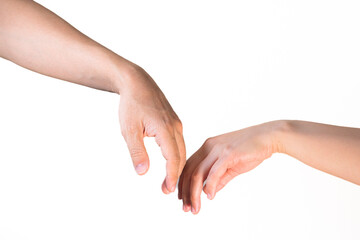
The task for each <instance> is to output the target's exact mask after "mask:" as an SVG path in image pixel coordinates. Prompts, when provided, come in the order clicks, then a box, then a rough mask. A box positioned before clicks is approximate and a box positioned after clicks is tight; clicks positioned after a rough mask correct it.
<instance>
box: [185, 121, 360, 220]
mask: <svg viewBox="0 0 360 240" xmlns="http://www.w3.org/2000/svg"><path fill="white" fill-rule="evenodd" d="M273 153H284V154H288V155H289V156H292V157H294V158H296V159H298V160H300V161H301V162H303V163H305V164H307V165H309V166H311V167H313V168H316V169H318V170H321V171H324V172H327V173H329V174H332V175H334V176H337V177H340V178H343V179H345V180H347V181H350V182H353V183H355V184H358V185H360V129H359V128H348V127H339V126H332V125H326V124H320V123H313V122H305V121H287V120H280V121H274V122H268V123H264V124H260V125H256V126H253V127H249V128H245V129H242V130H239V131H235V132H231V133H226V134H223V135H220V136H216V137H213V138H209V139H208V140H207V141H205V143H204V144H203V146H202V147H201V148H200V149H199V150H198V151H197V152H196V153H194V154H193V155H192V156H191V157H190V158H189V160H188V161H187V163H186V165H185V168H184V171H183V173H182V174H181V177H180V181H179V199H182V200H183V209H184V211H189V210H190V209H191V211H192V212H193V213H194V214H196V213H198V212H199V210H200V195H201V191H202V190H203V191H204V192H205V193H206V194H207V197H208V198H209V199H213V198H214V197H215V194H216V193H217V192H218V191H220V190H221V189H222V188H223V187H224V186H225V185H226V184H227V183H228V182H229V181H230V180H231V179H233V178H234V177H236V176H237V175H239V174H242V173H245V172H248V171H250V170H252V169H254V168H255V167H257V166H258V165H259V164H260V163H262V162H263V161H264V160H265V159H267V158H269V157H271V155H272V154H273ZM205 180H206V184H205V186H204V187H203V183H204V182H205Z"/></svg>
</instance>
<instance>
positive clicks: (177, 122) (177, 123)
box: [173, 119, 183, 133]
mask: <svg viewBox="0 0 360 240" xmlns="http://www.w3.org/2000/svg"><path fill="white" fill-rule="evenodd" d="M173 125H174V127H175V129H176V130H177V131H179V132H180V133H182V132H183V124H182V122H181V121H180V119H176V120H175V121H174V123H173Z"/></svg>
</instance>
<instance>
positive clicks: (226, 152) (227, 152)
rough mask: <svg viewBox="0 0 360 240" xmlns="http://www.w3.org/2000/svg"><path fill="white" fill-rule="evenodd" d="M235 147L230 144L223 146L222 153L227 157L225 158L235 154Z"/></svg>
mask: <svg viewBox="0 0 360 240" xmlns="http://www.w3.org/2000/svg"><path fill="white" fill-rule="evenodd" d="M233 152H234V150H233V147H232V146H230V145H225V146H223V147H222V155H223V156H224V157H225V158H229V157H231V156H232V155H233Z"/></svg>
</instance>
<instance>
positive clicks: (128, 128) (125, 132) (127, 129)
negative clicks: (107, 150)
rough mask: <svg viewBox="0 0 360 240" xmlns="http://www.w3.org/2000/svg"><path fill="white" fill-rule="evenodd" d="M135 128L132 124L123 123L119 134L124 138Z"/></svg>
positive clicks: (134, 130)
mask: <svg viewBox="0 0 360 240" xmlns="http://www.w3.org/2000/svg"><path fill="white" fill-rule="evenodd" d="M136 130H137V128H136V127H135V126H134V125H125V126H123V127H122V128H121V134H122V135H123V137H124V138H126V137H127V136H128V135H130V134H133V133H134V132H136Z"/></svg>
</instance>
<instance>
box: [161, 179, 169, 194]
mask: <svg viewBox="0 0 360 240" xmlns="http://www.w3.org/2000/svg"><path fill="white" fill-rule="evenodd" d="M161 190H162V192H163V193H165V194H169V193H170V192H169V190H168V189H167V187H166V185H165V180H164V182H163V183H162V185H161Z"/></svg>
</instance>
